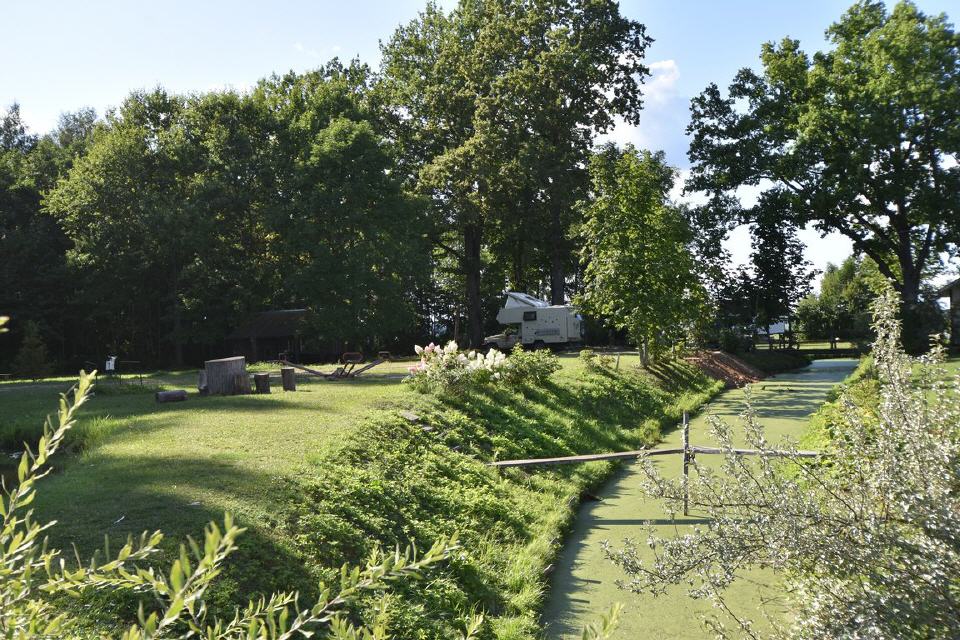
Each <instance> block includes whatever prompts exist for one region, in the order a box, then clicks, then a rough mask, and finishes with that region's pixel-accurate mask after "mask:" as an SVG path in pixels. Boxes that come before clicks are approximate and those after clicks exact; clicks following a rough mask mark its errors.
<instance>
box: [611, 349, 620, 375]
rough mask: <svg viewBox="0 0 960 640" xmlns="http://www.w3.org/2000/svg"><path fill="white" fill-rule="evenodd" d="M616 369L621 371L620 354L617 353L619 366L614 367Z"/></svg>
mask: <svg viewBox="0 0 960 640" xmlns="http://www.w3.org/2000/svg"><path fill="white" fill-rule="evenodd" d="M613 370H614V371H620V354H619V353H618V354H617V366H616V367H614V368H613Z"/></svg>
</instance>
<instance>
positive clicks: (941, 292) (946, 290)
mask: <svg viewBox="0 0 960 640" xmlns="http://www.w3.org/2000/svg"><path fill="white" fill-rule="evenodd" d="M958 287H960V278H957V279H956V280H954V281H953V282H951V283H950V284H945V285H943V286H942V287H940V288H939V289H938V290H937V297H939V298H949V297H950V292H951V291H953V290H954V289H956V288H958Z"/></svg>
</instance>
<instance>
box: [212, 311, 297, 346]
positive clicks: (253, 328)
mask: <svg viewBox="0 0 960 640" xmlns="http://www.w3.org/2000/svg"><path fill="white" fill-rule="evenodd" d="M306 317H307V310H306V309H281V310H277V311H261V312H260V313H257V314H255V315H253V316H251V317H250V319H248V320H247V321H246V322H245V323H244V324H242V325H240V326H239V327H237V328H236V329H235V330H234V331H233V333H231V334H230V335H229V336H227V340H244V339H250V338H287V337H290V336H295V335H297V334H298V333H300V329H301V328H302V326H303V323H304V320H306Z"/></svg>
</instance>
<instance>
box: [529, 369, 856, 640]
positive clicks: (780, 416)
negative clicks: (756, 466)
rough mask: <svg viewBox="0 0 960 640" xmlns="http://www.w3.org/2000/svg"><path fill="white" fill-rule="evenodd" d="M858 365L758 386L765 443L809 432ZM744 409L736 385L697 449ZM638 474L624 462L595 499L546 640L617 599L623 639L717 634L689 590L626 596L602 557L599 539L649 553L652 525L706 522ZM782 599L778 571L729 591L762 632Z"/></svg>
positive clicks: (671, 472)
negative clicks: (674, 508)
mask: <svg viewBox="0 0 960 640" xmlns="http://www.w3.org/2000/svg"><path fill="white" fill-rule="evenodd" d="M856 366H857V361H856V360H853V359H847V360H817V361H814V362H813V363H812V364H811V365H810V366H809V367H806V368H804V369H801V370H798V371H795V372H790V373H786V374H781V375H778V376H774V377H771V378H767V379H765V380H762V381H761V382H758V383H756V384H754V385H753V386H752V393H751V397H752V399H753V404H754V408H755V409H756V411H757V413H758V415H759V418H760V422H761V423H762V424H763V425H764V427H765V428H766V431H767V437H768V439H769V440H770V441H771V442H773V443H776V442H778V441H779V440H780V439H781V438H782V437H784V436H790V437H792V438H794V439H799V438H800V437H801V436H802V435H803V433H804V431H805V430H806V428H807V424H808V421H809V418H810V414H812V413H813V412H815V411H816V410H817V409H818V408H819V407H820V406H821V405H822V404H823V402H824V401H825V400H826V397H827V393H828V392H829V391H830V389H831V388H833V386H834V385H836V384H837V383H839V382H842V381H843V379H844V378H846V377H847V376H848V375H849V374H850V373H851V372H853V370H854V368H856ZM743 409H744V390H742V389H734V390H730V391H727V392H725V393H723V394H721V395H720V396H718V397H717V398H716V399H714V401H713V402H711V403H710V404H709V405H708V406H707V407H705V409H704V411H702V412H701V415H700V416H698V417H697V418H695V419H693V420H692V421H691V425H690V442H691V444H700V445H708V446H710V445H714V444H715V443H714V442H713V441H712V440H711V439H710V437H709V435H708V425H707V419H706V417H707V416H708V415H715V416H718V417H720V418H722V419H724V420H725V421H727V422H728V423H729V424H731V425H735V424H738V421H739V419H738V416H739V414H740V413H741V412H742V411H743ZM740 431H742V429H741V430H740ZM679 446H682V433H681V430H680V429H679V428H678V429H674V430H673V431H670V432H668V433H665V434H664V437H663V440H662V442H661V443H660V444H659V445H658V447H679ZM709 458H714V460H710V459H709ZM656 460H657V464H658V466H659V468H660V470H661V472H662V473H663V474H664V475H666V476H673V477H676V476H678V475H680V473H681V470H682V463H683V461H682V456H679V455H677V456H663V457H660V458H657V459H656ZM697 462H698V464H711V463H712V464H717V463H718V462H719V456H700V457H699V458H698V460H697ZM639 473H640V472H639V470H638V469H637V468H636V467H635V466H633V465H630V464H625V465H623V466H622V467H621V468H620V469H619V470H618V471H617V473H616V474H615V475H614V477H613V478H612V479H611V480H610V481H609V482H608V483H607V484H606V486H605V487H604V488H603V489H602V490H601V491H600V492H598V493H597V496H598V497H599V498H601V500H599V501H592V502H587V503H585V504H584V505H583V506H582V507H581V509H580V511H579V513H578V515H577V518H576V521H575V524H574V526H573V530H572V531H571V532H570V534H569V536H568V538H567V541H566V544H565V545H564V549H563V551H562V552H561V554H560V556H559V558H558V559H557V563H556V569H555V571H554V573H553V576H552V580H551V589H550V594H549V597H548V600H547V605H546V607H545V609H544V614H543V619H544V622H545V624H546V629H547V638H550V639H551V640H559V639H566V638H580V633H581V631H582V629H583V626H584V625H585V624H587V623H589V622H594V621H596V620H598V619H599V618H600V616H601V615H602V614H603V613H605V612H607V611H608V610H609V609H610V607H611V606H612V605H613V604H614V603H616V602H620V603H622V604H623V605H624V610H623V614H622V615H621V618H620V624H619V626H618V628H617V631H616V633H615V634H614V636H613V637H614V638H617V639H618V640H626V639H628V638H629V639H631V640H633V639H641V638H642V639H648V638H649V639H654V640H656V639H659V638H664V639H666V638H705V637H712V636H711V634H710V633H709V632H708V631H707V630H706V629H705V628H704V626H703V622H702V620H703V618H704V616H705V615H713V614H715V613H717V612H716V611H715V610H714V609H713V608H712V606H711V605H710V603H708V602H704V601H696V600H693V599H691V598H689V597H688V596H687V595H686V588H684V587H671V588H670V589H669V590H668V592H667V593H666V595H662V596H658V597H653V596H649V595H640V594H634V593H630V592H628V591H623V590H620V589H619V588H618V587H617V585H616V581H617V580H621V579H625V578H626V576H625V575H624V574H623V572H622V571H620V569H619V568H617V567H616V566H614V565H613V564H612V563H611V562H609V561H608V560H606V559H605V558H604V557H603V552H602V550H601V542H602V541H604V540H608V541H610V542H611V543H612V544H613V545H614V546H620V545H621V543H622V541H623V540H624V539H625V538H633V539H634V540H636V541H637V542H638V543H640V546H641V548H644V549H645V548H646V546H645V541H646V536H647V531H648V528H647V526H646V525H648V524H652V525H653V526H654V528H655V530H656V532H657V533H658V534H659V535H662V536H667V535H682V534H683V533H684V532H685V531H686V530H687V529H688V528H689V527H691V526H693V525H695V524H698V523H703V519H702V518H703V516H702V514H700V515H699V516H698V514H697V513H696V512H694V511H691V513H690V516H689V517H683V516H678V517H677V519H676V520H670V519H669V516H668V515H667V514H666V513H665V512H664V511H663V509H662V507H661V506H660V504H659V503H658V502H656V501H651V500H648V499H646V498H645V497H644V496H643V495H642V494H641V493H640V491H639V490H638V487H639V485H640V477H639ZM779 594H780V590H779V588H778V587H777V584H776V577H775V576H774V575H773V574H772V572H767V571H758V572H754V573H750V574H748V575H745V576H741V577H740V578H739V579H738V581H737V582H736V583H735V584H734V585H733V587H732V588H731V589H730V590H728V600H729V601H730V602H731V603H732V604H733V607H732V608H733V609H734V610H735V611H736V612H737V613H738V614H739V613H743V614H746V615H747V616H748V617H751V618H752V619H753V620H755V622H756V623H757V628H758V630H762V629H765V628H768V626H769V625H768V623H767V622H766V621H765V620H764V617H763V614H762V613H760V610H759V603H761V602H763V601H769V600H771V599H772V602H771V603H770V604H768V605H767V607H766V608H767V609H768V610H773V611H776V610H777V608H778V605H777V601H778V596H779ZM721 619H722V618H721ZM724 621H725V622H727V621H726V620H724Z"/></svg>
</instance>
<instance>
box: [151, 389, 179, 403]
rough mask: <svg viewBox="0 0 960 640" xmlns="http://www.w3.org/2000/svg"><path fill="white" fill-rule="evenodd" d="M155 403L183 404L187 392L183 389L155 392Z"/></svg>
mask: <svg viewBox="0 0 960 640" xmlns="http://www.w3.org/2000/svg"><path fill="white" fill-rule="evenodd" d="M153 397H154V398H156V400H157V402H160V403H163V402H183V401H184V400H186V399H187V392H186V391H184V390H183V389H176V390H174V391H157V392H156V393H155V394H154V396H153Z"/></svg>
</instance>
